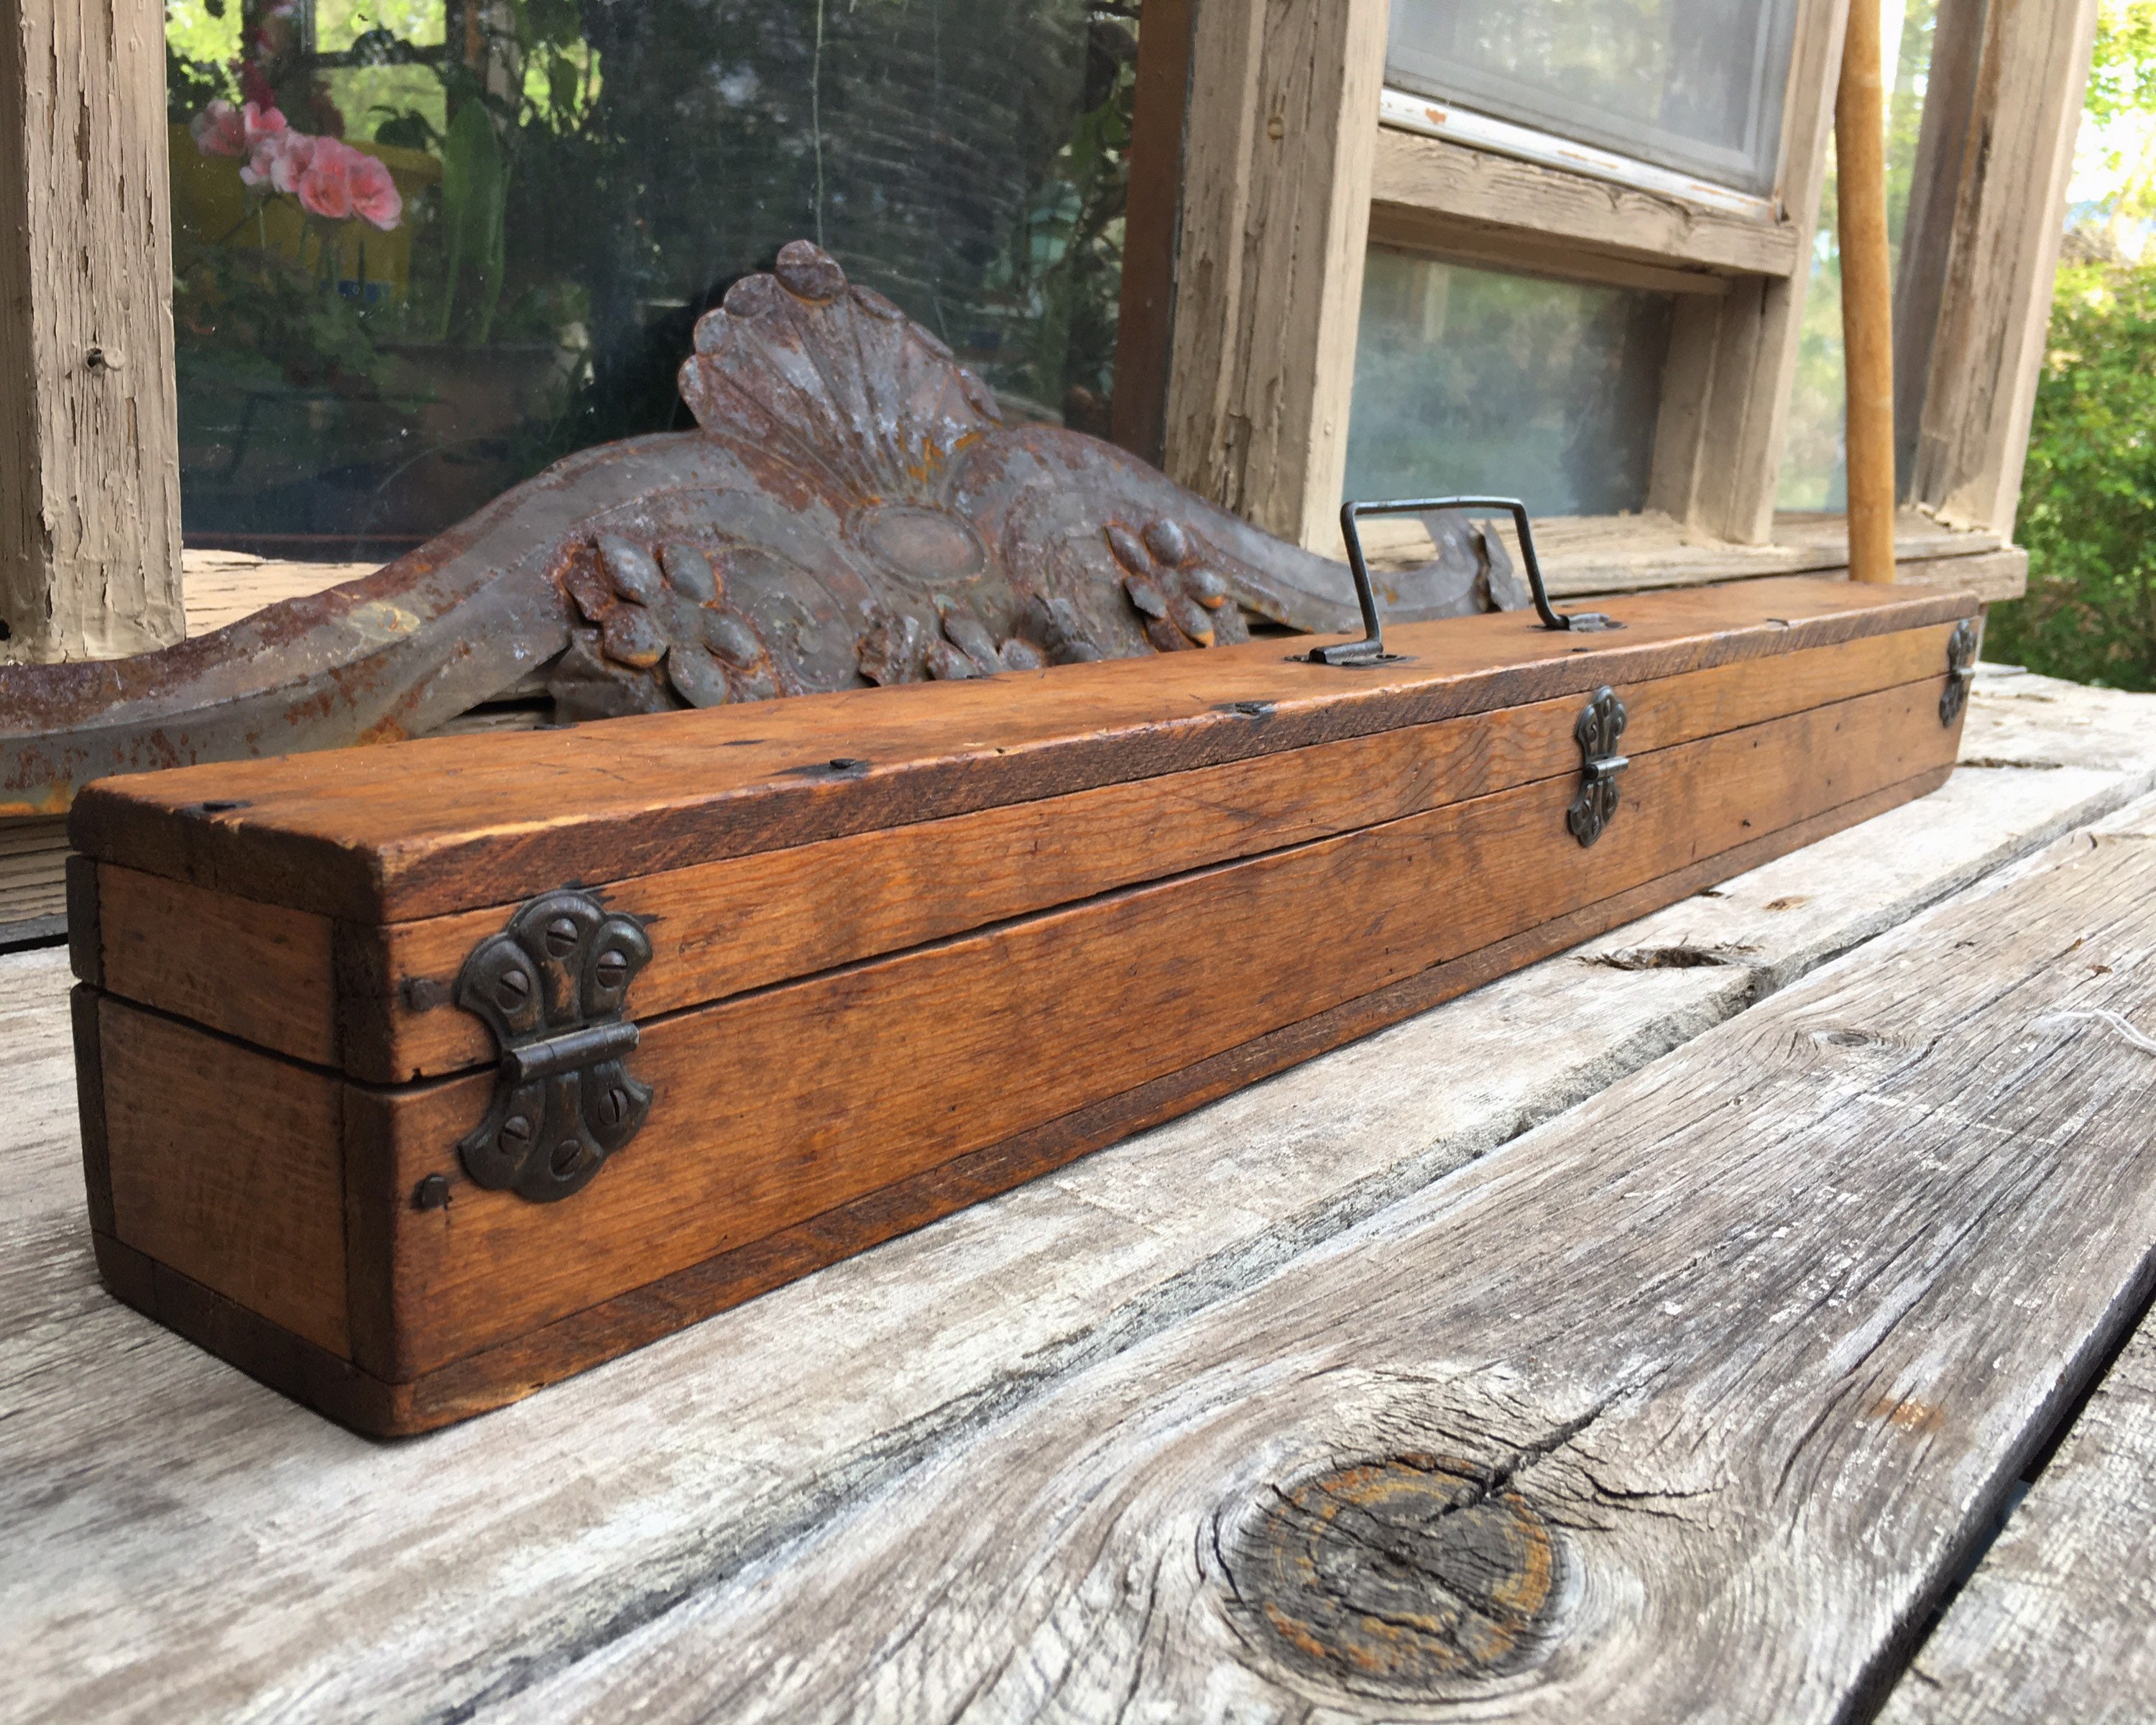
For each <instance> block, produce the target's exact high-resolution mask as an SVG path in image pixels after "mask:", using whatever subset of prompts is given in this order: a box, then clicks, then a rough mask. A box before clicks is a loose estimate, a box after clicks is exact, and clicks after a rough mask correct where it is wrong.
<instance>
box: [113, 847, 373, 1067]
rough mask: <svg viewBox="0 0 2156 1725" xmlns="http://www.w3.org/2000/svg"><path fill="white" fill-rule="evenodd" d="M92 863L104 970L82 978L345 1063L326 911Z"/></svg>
mask: <svg viewBox="0 0 2156 1725" xmlns="http://www.w3.org/2000/svg"><path fill="white" fill-rule="evenodd" d="M94 866H95V869H96V871H97V906H98V968H97V972H96V973H95V974H94V975H93V974H88V973H83V980H85V982H91V981H97V982H99V983H100V986H101V987H102V988H105V990H106V991H107V992H108V993H114V994H117V995H120V996H121V997H123V998H124V999H129V1000H133V1001H139V1002H140V1003H141V1004H143V1005H145V1006H151V1007H155V1008H157V1009H158V1010H159V1011H161V1012H167V1013H171V1014H173V1015H175V1016H176V1017H179V1018H183V1019H190V1020H192V1021H193V1022H194V1023H196V1024H204V1025H207V1026H208V1028H210V1029H213V1030H221V1031H223V1032H225V1033H226V1034H228V1035H233V1036H239V1037H241V1038H244V1040H247V1041H249V1042H253V1043H256V1044H259V1045H261V1046H262V1047H264V1048H272V1049H275V1050H277V1051H278V1052H279V1053H280V1054H287V1055H291V1056H292V1057H293V1058H294V1059H295V1060H306V1061H309V1062H311V1064H313V1065H318V1066H335V1065H338V1064H339V1059H340V1055H341V1049H340V1045H339V1035H338V1027H337V1000H336V971H335V968H334V966H333V964H332V961H331V947H332V932H333V931H332V927H331V923H330V922H329V920H328V919H327V918H326V917H323V916H314V915H311V914H310V913H309V912H307V911H292V910H287V909H285V907H284V906H281V905H264V904H258V903H256V902H254V901H252V900H249V899H244V898H236V897H234V896H232V895H231V894H229V893H222V892H208V891H204V890H203V888H201V887H199V886H188V885H187V883H186V882H185V881H182V880H164V879H162V878H161V877H159V876H157V875H145V874H142V873H141V872H140V871H139V870H134V869H123V868H117V867H115V866H114V865H112V864H110V863H99V864H95V865H94Z"/></svg>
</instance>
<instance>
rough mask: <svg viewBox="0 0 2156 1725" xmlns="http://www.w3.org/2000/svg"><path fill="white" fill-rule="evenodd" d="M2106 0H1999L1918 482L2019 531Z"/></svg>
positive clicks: (1978, 93)
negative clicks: (2070, 191) (2085, 103)
mask: <svg viewBox="0 0 2156 1725" xmlns="http://www.w3.org/2000/svg"><path fill="white" fill-rule="evenodd" d="M2096 17H2097V3H2096V0H1992V3H1990V4H1989V5H1988V6H1987V7H1986V8H1985V9H1984V57H1983V59H1982V60H1981V62H1980V63H1979V68H1978V71H1977V82H1976V90H1975V95H1974V99H1973V103H1972V111H1971V113H1970V116H1969V141H1968V144H1967V146H1965V147H1964V149H1963V153H1962V172H1961V184H1960V192H1959V197H1958V202H1957V203H1956V205H1955V209H1954V218H1953V240H1952V243H1951V245H1950V247H1949V249H1948V259H1947V274H1946V285H1945V286H1944V288H1943V290H1942V295H1941V304H1940V311H1939V316H1938V325H1937V327H1936V330H1935V332H1934V334H1933V340H1932V351H1931V370H1930V372H1929V375H1928V378H1927V381H1926V383H1925V388H1924V409H1923V418H1922V424H1921V429H1920V430H1919V432H1918V434H1917V454H1916V474H1915V477H1914V481H1913V485H1912V497H1913V498H1914V500H1915V501H1918V502H1920V503H1923V504H1925V505H1927V506H1929V507H1931V508H1932V509H1933V511H1935V512H1936V513H1937V514H1938V516H1939V518H1940V519H1941V520H1942V521H1946V522H1948V523H1949V524H1952V525H1955V526H1985V527H1990V528H1993V529H1994V530H1995V531H1998V532H2000V533H2005V534H2010V533H2011V532H2012V531H2013V530H2014V518H2015V511H2017V510H2018V509H2019V507H2020V492H2021V469H2022V465H2023V462H2024V460H2025V459H2026V457H2027V454H2028V450H2029V422H2030V414H2031V413H2033V411H2034V409H2035V399H2036V379H2037V377H2038V375H2039V373H2040V371H2041V370H2042V367H2043V362H2044V346H2045V340H2046V331H2048V329H2049V327H2050V320H2051V278H2052V274H2053V270H2054V267H2055V266H2056V263H2057V261H2058V255H2059V239H2060V235H2061V233H2062V231H2063V228H2064V221H2063V216H2064V211H2065V207H2066V185H2067V182H2068V180H2069V179H2070V177H2071V173H2072V168H2073V157H2074V140H2075V136H2076V124H2077V121H2078V117H2079V115H2080V113H2081V107H2082V90H2083V88H2084V87H2085V86H2086V85H2087V81H2088V70H2089V58H2090V54H2091V52H2092V45H2093V44H2094V41H2095V33H2096Z"/></svg>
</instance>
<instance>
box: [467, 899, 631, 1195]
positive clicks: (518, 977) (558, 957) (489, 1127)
mask: <svg viewBox="0 0 2156 1725" xmlns="http://www.w3.org/2000/svg"><path fill="white" fill-rule="evenodd" d="M650 959H651V942H650V940H649V937H647V936H646V935H645V934H644V928H643V926H642V925H641V924H640V923H639V922H637V920H636V919H635V918H634V916H624V915H623V914H621V913H619V912H618V911H617V912H609V911H608V910H607V909H606V907H605V906H603V905H601V904H600V903H599V901H598V900H597V899H596V898H594V897H593V896H592V895H591V894H590V893H588V892H577V891H568V890H564V891H559V892H549V893H544V894H542V895H541V896H539V897H537V898H535V899H533V900H531V901H530V902H529V903H528V904H526V905H525V906H524V907H523V908H522V909H521V910H520V911H517V913H516V915H515V916H512V917H511V918H510V921H509V926H508V927H506V929H504V930H503V931H502V932H500V934H496V935H490V936H488V937H487V938H486V939H485V940H483V941H481V942H480V943H479V944H478V945H477V946H476V947H473V948H472V950H471V952H470V955H469V956H468V957H466V958H465V963H464V968H463V970H462V971H461V972H459V974H458V977H457V992H456V1000H457V1004H458V1005H459V1006H461V1007H462V1008H464V1009H465V1011H467V1012H470V1013H476V1014H478V1015H479V1016H480V1018H482V1019H485V1020H486V1022H487V1024H488V1026H489V1028H490V1029H492V1030H493V1032H494V1034H495V1041H496V1042H497V1043H498V1044H499V1045H500V1049H501V1065H500V1076H498V1077H497V1078H496V1079H495V1086H494V1100H493V1101H492V1103H491V1105H490V1106H489V1107H488V1109H487V1111H486V1118H485V1120H483V1121H481V1122H480V1125H479V1127H478V1128H477V1129H476V1130H475V1131H474V1132H472V1133H471V1134H470V1137H466V1138H465V1140H464V1142H462V1143H461V1144H459V1146H458V1150H459V1154H460V1155H461V1156H462V1158H463V1159H464V1165H465V1173H468V1174H470V1176H471V1177H472V1178H473V1179H474V1180H475V1182H477V1183H479V1184H480V1185H481V1186H485V1187H488V1188H490V1189H494V1190H497V1191H501V1190H506V1191H511V1192H514V1193H516V1194H517V1196H519V1197H520V1198H526V1199H531V1201H532V1202H533V1203H535V1204H545V1203H548V1202H551V1201H552V1200H553V1199H560V1198H567V1197H568V1196H569V1194H572V1192H576V1191H578V1190H580V1189H582V1188H583V1186H584V1185H586V1184H587V1183H588V1182H589V1181H590V1179H591V1178H592V1176H593V1175H594V1174H596V1173H598V1171H599V1168H600V1165H601V1164H602V1163H604V1162H605V1161H606V1159H607V1158H608V1157H609V1156H611V1155H613V1153H614V1152H615V1151H617V1150H619V1149H620V1148H621V1147H623V1146H624V1145H625V1144H626V1143H628V1142H629V1140H630V1139H631V1138H633V1137H635V1136H636V1133H637V1129H638V1128H639V1127H641V1126H642V1125H643V1124H644V1117H645V1115H647V1114H648V1113H649V1111H650V1109H651V1091H650V1090H649V1087H648V1086H644V1085H642V1084H639V1083H638V1082H637V1081H636V1080H635V1079H634V1078H633V1077H631V1076H629V1069H628V1068H627V1067H626V1066H625V1065H623V1064H622V1061H623V1058H624V1056H625V1055H628V1054H629V1052H630V1051H631V1050H634V1048H635V1046H636V1045H637V1040H638V1032H637V1028H636V1026H635V1025H634V1024H631V1023H630V1022H629V1019H627V1018H625V1017H624V1015H623V1009H624V1004H625V1002H626V999H627V997H628V994H629V984H630V983H632V982H634V980H635V978H636V973H637V972H639V970H641V969H643V968H644V966H645V965H646V964H647V963H649V962H650Z"/></svg>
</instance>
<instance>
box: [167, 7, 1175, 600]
mask: <svg viewBox="0 0 2156 1725" xmlns="http://www.w3.org/2000/svg"><path fill="white" fill-rule="evenodd" d="M166 19H167V33H166V34H167V50H168V52H167V85H168V90H169V92H170V108H169V114H168V118H169V120H170V121H171V122H172V193H173V209H174V223H173V226H174V242H173V254H174V256H173V262H174V269H175V277H176V281H175V290H174V300H173V311H174V316H175V321H176V325H177V336H178V369H179V383H180V427H181V446H182V453H181V461H182V472H181V480H182V510H183V516H184V524H185V530H186V532H187V537H188V539H189V541H190V542H193V543H209V544H223V545H235V544H236V545H239V546H241V547H244V548H246V549H250V550H256V551H262V552H269V553H274V554H279V555H298V556H309V555H318V556H321V557H355V556H361V555H367V554H382V553H388V552H395V551H396V550H398V549H399V548H401V547H404V546H408V545H410V544H413V543H416V542H418V541H419V540H421V539H423V538H424V537H426V536H429V535H431V534H433V533H434V532H437V531H440V530H441V529H442V528H444V527H445V526H449V525H450V524H452V523H454V521H458V520H459V519H461V518H462V517H463V516H466V515H468V514H469V513H470V512H471V511H473V510H475V509H476V508H478V507H479V506H480V505H482V504H484V503H485V502H486V501H488V500H489V499H490V498H492V497H493V496H495V495H496V494H498V493H499V492H500V491H501V490H503V489H505V488H506V486H508V485H512V484H514V483H515V482H516V481H517V480H521V479H523V478H526V477H527V476H529V475H531V474H532V473H535V472H536V471H537V470H539V469H540V468H542V467H543V466H545V465H547V463H548V462H550V461H552V460H554V459H557V458H558V457H560V456H562V455H563V454H567V453H569V452H570V451H572V450H574V449H580V448H583V447H586V446H588V445H589V444H594V443H598V442H603V441H605V440H608V439H615V438H620V437H625V436H629V435H631V434H636V433H640V432H646V431H654V430H665V429H679V428H683V427H685V426H687V425H689V424H691V423H692V422H691V421H690V418H689V415H688V413H687V411H686V409H685V408H682V407H681V406H680V403H679V401H678V400H677V398H676V396H675V382H674V377H675V370H676V368H677V367H678V366H679V365H680V362H681V360H682V359H683V357H685V356H686V354H687V353H688V352H689V347H690V330H691V328H692V326H694V324H695V322H696V318H697V316H699V314H701V312H702V311H705V310H706V309H707V308H708V307H710V306H711V305H715V304H716V302H717V300H718V299H719V297H720V296H721V295H722V294H723V292H724V291H725V290H726V287H727V286H728V285H730V284H731V282H732V281H733V280H736V279H737V278H738V277H740V276H741V275H745V274H747V273H749V272H751V271H753V270H758V269H763V268H767V267H768V266H769V264H770V263H771V261H772V259H773V256H774V255H775V254H776V253H777V251H778V248H779V247H780V246H781V245H783V244H785V243H786V242H787V241H788V240H790V239H797V238H807V239H817V240H819V241H820V242H821V243H822V244H824V246H825V247H826V248H827V249H829V250H830V251H831V252H833V253H834V254H835V255H836V256H837V257H838V259H839V262H840V263H841V264H843V265H844V267H845V269H846V270H847V272H848V273H849V275H850V276H851V277H852V278H853V279H854V280H855V281H857V282H860V283H861V284H863V285H867V286H870V287H873V288H875V289H878V290H880V291H881V292H883V293H885V294H886V295H889V296H890V297H891V298H892V299H893V300H896V301H897V302H898V303H899V305H901V306H902V307H903V308H904V309H905V310H906V311H907V312H908V313H909V314H910V315H911V316H913V317H915V318H916V319H918V320H919V321H921V322H922V323H923V324H925V325H926V326H927V327H928V328H929V329H930V330H932V331H934V332H935V333H937V335H938V336H942V339H943V340H944V341H947V342H948V343H949V344H950V345H951V347H952V348H954V349H955V350H956V351H957V354H958V357H959V358H960V359H961V360H962V362H965V363H967V364H968V365H971V366H973V367H975V368H976V369H977V370H978V371H979V372H981V373H982V374H983V376H984V377H985V378H986V379H987V381H988V382H989V383H990V384H991V385H992V386H993V388H995V389H996V390H997V391H998V393H999V394H1001V396H1002V397H1003V399H1004V403H1005V406H1006V408H1007V410H1008V411H1009V412H1011V413H1014V414H1017V415H1019V416H1033V417H1039V418H1046V419H1051V420H1057V421H1065V422H1067V423H1071V424H1077V425H1079V426H1081V427H1082V428H1083V429H1088V430H1102V431H1104V430H1105V429H1106V417H1107V396H1108V392H1109V387H1110V382H1111V375H1110V372H1111V362H1112V357H1113V353H1114V343H1115V315H1116V296H1117V292H1118V289H1119V285H1120V269H1121V264H1120V256H1121V245H1122V198H1123V187H1124V183H1125V151H1126V146H1127V141H1128V138H1129V115H1130V96H1131V91H1132V84H1133V81H1134V78H1135V61H1136V41H1137V0H167V8H166ZM249 103H251V104H253V105H254V110H255V115H254V121H253V123H252V129H251V130H250V126H249V121H248V119H247V117H246V115H245V113H244V105H245V104H249ZM295 141H297V142H295ZM310 169H311V171H310ZM362 547H363V549H362Z"/></svg>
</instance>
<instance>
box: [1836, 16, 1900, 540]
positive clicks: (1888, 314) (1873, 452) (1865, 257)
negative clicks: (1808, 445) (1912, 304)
mask: <svg viewBox="0 0 2156 1725" xmlns="http://www.w3.org/2000/svg"><path fill="white" fill-rule="evenodd" d="M1834 148H1835V176H1836V179H1835V194H1836V200H1837V203H1838V204H1839V206H1840V229H1841V235H1840V238H1841V346H1842V356H1843V372H1844V376H1845V379H1846V387H1847V398H1848V419H1847V428H1848V429H1847V449H1848V457H1847V459H1848V467H1849V574H1850V578H1851V580H1852V581H1882V582H1883V581H1892V579H1893V578H1894V331H1893V319H1894V311H1893V301H1894V284H1893V280H1892V272H1891V270H1889V268H1888V264H1887V256H1886V90H1885V88H1884V80H1882V78H1881V68H1880V41H1879V0H1850V7H1849V34H1848V38H1847V40H1846V42H1845V45H1844V46H1843V49H1842V54H1841V85H1840V90H1839V91H1838V92H1837V95H1836V98H1835V108H1834Z"/></svg>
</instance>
